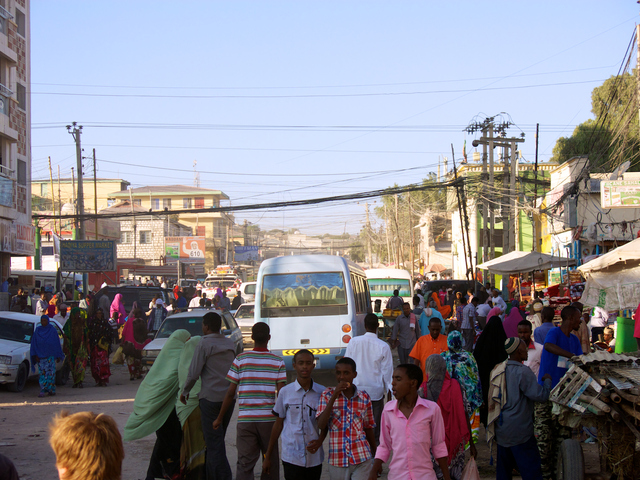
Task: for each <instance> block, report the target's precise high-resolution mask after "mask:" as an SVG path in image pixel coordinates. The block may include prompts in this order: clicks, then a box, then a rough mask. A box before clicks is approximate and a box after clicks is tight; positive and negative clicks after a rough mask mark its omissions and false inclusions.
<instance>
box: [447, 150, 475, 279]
mask: <svg viewBox="0 0 640 480" xmlns="http://www.w3.org/2000/svg"><path fill="white" fill-rule="evenodd" d="M451 159H452V160H453V179H454V181H456V182H457V181H458V169H457V168H456V154H455V152H454V151H453V143H452V144H451ZM456 197H457V199H458V212H459V213H460V230H461V231H460V233H461V237H462V250H463V251H464V267H465V276H466V277H467V280H468V279H469V272H470V271H471V270H472V269H473V263H472V264H471V268H470V267H469V263H468V262H467V244H466V242H465V241H464V227H465V222H464V219H463V218H462V212H463V206H462V196H461V195H460V189H459V187H458V185H457V184H456ZM468 227H469V226H468V225H467V232H468ZM469 251H471V245H469Z"/></svg>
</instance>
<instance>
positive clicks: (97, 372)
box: [88, 308, 113, 387]
mask: <svg viewBox="0 0 640 480" xmlns="http://www.w3.org/2000/svg"><path fill="white" fill-rule="evenodd" d="M88 329H89V346H90V347H91V352H90V354H91V375H92V376H93V379H94V380H95V381H96V385H97V386H98V387H106V386H107V383H109V377H110V376H111V368H110V367H109V354H110V353H111V336H112V332H113V330H112V329H111V325H109V322H108V321H107V319H106V318H104V314H103V313H102V310H101V309H99V308H97V309H95V312H94V313H93V315H92V316H91V317H90V318H89V322H88Z"/></svg>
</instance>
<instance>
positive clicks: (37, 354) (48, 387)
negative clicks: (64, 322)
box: [30, 315, 64, 397]
mask: <svg viewBox="0 0 640 480" xmlns="http://www.w3.org/2000/svg"><path fill="white" fill-rule="evenodd" d="M30 356H31V370H32V371H33V372H35V371H36V364H37V365H38V368H39V369H40V378H39V381H40V393H39V394H38V396H39V397H44V396H45V395H47V394H49V395H50V396H53V395H55V394H56V362H60V361H62V360H63V359H64V353H63V352H62V348H61V347H60V337H58V331H57V330H56V327H54V326H53V325H51V324H50V323H49V317H48V316H47V315H42V317H40V326H39V327H37V328H36V331H35V332H34V333H33V337H32V338H31V352H30Z"/></svg>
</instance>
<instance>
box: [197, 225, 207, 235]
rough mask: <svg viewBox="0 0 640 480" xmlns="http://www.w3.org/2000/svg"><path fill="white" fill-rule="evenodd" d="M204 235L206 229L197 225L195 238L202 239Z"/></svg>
mask: <svg viewBox="0 0 640 480" xmlns="http://www.w3.org/2000/svg"><path fill="white" fill-rule="evenodd" d="M205 233H206V228H205V226H204V225H202V226H200V225H198V226H197V227H196V237H204V236H205Z"/></svg>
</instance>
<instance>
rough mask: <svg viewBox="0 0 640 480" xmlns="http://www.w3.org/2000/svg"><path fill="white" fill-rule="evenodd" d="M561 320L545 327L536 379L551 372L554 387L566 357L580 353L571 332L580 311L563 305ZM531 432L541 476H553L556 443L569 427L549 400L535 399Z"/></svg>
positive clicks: (568, 434)
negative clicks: (561, 420)
mask: <svg viewBox="0 0 640 480" xmlns="http://www.w3.org/2000/svg"><path fill="white" fill-rule="evenodd" d="M560 316H561V317H562V324H561V325H560V326H559V327H554V328H551V329H550V330H549V333H547V336H546V338H545V340H544V349H543V350H542V356H541V357H540V371H539V372H538V383H539V384H540V385H542V384H543V377H544V376H545V375H547V374H548V375H551V388H553V387H555V386H556V385H557V384H558V382H559V381H560V379H561V378H562V376H563V375H564V374H565V373H566V372H567V369H568V368H569V364H570V362H569V359H571V358H572V357H574V356H577V355H582V347H581V346H580V340H579V339H578V337H577V336H576V335H574V334H573V333H571V332H574V331H577V330H578V329H579V328H580V322H581V318H580V316H581V312H580V311H579V310H578V309H577V308H574V307H570V306H569V307H564V308H563V309H562V312H561V314H560ZM534 426H535V432H536V437H537V438H538V448H539V449H540V458H541V460H542V475H543V478H545V479H547V478H555V468H556V462H557V455H558V452H559V451H560V444H561V443H562V441H563V440H564V439H566V438H571V429H570V428H567V427H565V426H563V425H561V424H560V421H559V419H558V417H557V416H556V415H553V414H552V413H551V402H550V401H547V402H544V403H536V406H535V425H534Z"/></svg>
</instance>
